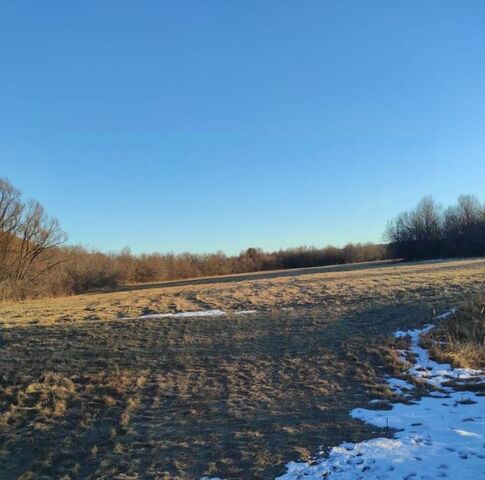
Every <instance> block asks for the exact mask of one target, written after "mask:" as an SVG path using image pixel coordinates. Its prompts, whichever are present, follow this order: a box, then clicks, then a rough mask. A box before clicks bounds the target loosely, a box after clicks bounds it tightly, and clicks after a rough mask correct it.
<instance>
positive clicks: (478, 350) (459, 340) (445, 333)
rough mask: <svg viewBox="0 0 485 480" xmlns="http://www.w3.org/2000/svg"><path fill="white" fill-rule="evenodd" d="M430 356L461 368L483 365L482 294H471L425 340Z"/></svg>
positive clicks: (484, 326) (484, 309)
mask: <svg viewBox="0 0 485 480" xmlns="http://www.w3.org/2000/svg"><path fill="white" fill-rule="evenodd" d="M424 343H425V345H426V346H427V347H428V348H429V349H430V353H431V356H432V357H435V358H436V359H437V360H438V361H440V362H446V363H450V364H452V365H453V366H455V367H461V368H477V369H482V368H485V348H484V347H485V295H484V294H482V295H476V296H473V297H471V298H470V299H469V300H467V301H466V302H465V304H464V305H463V306H462V308H460V309H459V310H458V311H457V312H456V313H454V314H452V315H450V316H448V317H446V318H444V319H442V320H439V321H438V324H437V327H436V328H434V329H433V330H431V331H430V332H429V333H428V335H426V338H425V339H424Z"/></svg>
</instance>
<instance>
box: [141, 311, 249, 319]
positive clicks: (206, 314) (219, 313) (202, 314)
mask: <svg viewBox="0 0 485 480" xmlns="http://www.w3.org/2000/svg"><path fill="white" fill-rule="evenodd" d="M252 313H258V311H257V310H239V311H234V312H225V311H224V310H217V309H216V310H199V311H196V312H177V313H147V314H145V315H140V316H139V317H135V318H134V319H133V320H142V319H146V318H184V317H220V316H223V315H229V314H234V315H250V314H252Z"/></svg>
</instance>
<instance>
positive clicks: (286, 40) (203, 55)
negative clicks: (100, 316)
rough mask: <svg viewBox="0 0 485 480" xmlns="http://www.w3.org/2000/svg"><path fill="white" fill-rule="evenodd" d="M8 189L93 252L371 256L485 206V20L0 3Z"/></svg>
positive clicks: (469, 12) (453, 4) (357, 10)
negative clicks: (435, 210)
mask: <svg viewBox="0 0 485 480" xmlns="http://www.w3.org/2000/svg"><path fill="white" fill-rule="evenodd" d="M0 176H6V177H7V178H9V179H10V181H11V182H12V183H14V184H15V185H16V186H18V187H19V188H20V189H21V190H22V191H23V192H24V193H25V195H26V196H28V197H34V198H36V199H38V200H39V201H41V203H43V204H44V205H45V206H46V207H47V209H48V211H49V212H50V213H51V214H53V215H55V216H57V217H58V218H59V220H60V222H61V224H62V226H63V228H64V229H65V230H66V231H67V232H68V233H69V236H70V242H71V243H82V244H84V245H86V246H90V247H96V248H100V249H103V250H117V249H120V248H122V247H123V246H125V245H128V246H131V247H132V248H133V250H134V251H136V252H141V251H153V250H161V251H176V252H180V251H184V250H191V251H195V252H206V251H213V250H218V249H222V250H224V251H226V252H228V253H234V252H238V251H239V250H241V249H243V248H245V247H248V246H260V247H263V248H266V249H277V248H279V247H288V246H295V245H301V244H313V245H325V244H328V243H333V244H337V245H342V244H344V243H346V242H348V241H354V242H357V241H366V240H371V241H380V240H381V234H382V230H383V228H384V225H385V221H386V220H387V219H388V218H389V217H391V216H393V215H395V214H396V213H398V212H399V211H401V210H403V209H406V208H409V207H412V206H413V205H414V204H415V203H416V202H417V200H418V199H419V198H420V197H421V196H423V195H425V194H432V195H433V196H434V197H435V198H436V199H437V200H438V201H440V202H442V203H444V204H446V203H449V202H451V201H453V200H454V199H455V198H456V197H457V195H458V194H460V193H472V194H477V195H478V196H480V197H481V198H482V200H485V191H484V186H485V2H484V1H482V0H476V1H473V0H465V1H460V0H454V1H446V0H435V1H433V0H427V1H400V0H399V1H397V0H395V1H392V0H383V1H365V2H364V1H345V0H334V1H324V0H318V1H296V0H295V1H285V0H275V1H270V0H265V1H248V0H245V1H227V0H225V1H222V0H221V1H213V0H207V1H201V0H193V1H184V0H176V1H148V0H144V1H141V2H136V1H120V0H116V1H94V0H92V1H68V2H66V1H57V2H56V1H45V2H39V1H31V2H28V1H25V2H19V1H17V0H15V1H9V0H3V1H2V2H1V4H0Z"/></svg>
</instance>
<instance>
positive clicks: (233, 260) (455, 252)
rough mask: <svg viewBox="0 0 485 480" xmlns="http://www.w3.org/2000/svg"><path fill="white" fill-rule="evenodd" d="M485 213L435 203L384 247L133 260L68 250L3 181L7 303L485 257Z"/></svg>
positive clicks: (404, 221)
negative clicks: (167, 283)
mask: <svg viewBox="0 0 485 480" xmlns="http://www.w3.org/2000/svg"><path fill="white" fill-rule="evenodd" d="M484 225H485V208H484V206H483V205H481V204H480V202H479V201H478V200H477V199H476V198H475V197H469V196H463V197H460V198H459V200H458V203H457V205H455V206H452V207H450V208H448V209H446V210H443V209H442V208H441V207H439V206H438V205H436V204H435V202H434V201H433V200H432V199H431V198H428V197H426V198H424V199H423V200H422V201H421V202H420V203H419V204H418V206H417V207H416V208H415V209H414V210H412V211H410V212H404V213H402V214H400V215H399V216H398V217H397V218H396V219H394V220H393V221H391V222H389V224H388V226H387V228H386V234H385V236H386V239H387V241H388V242H389V244H388V245H385V244H382V245H381V244H372V243H366V244H351V243H350V244H348V245H346V246H345V247H343V248H337V247H333V246H327V247H323V248H316V247H299V248H289V249H285V250H278V251H274V252H265V251H263V250H261V249H259V248H248V249H247V250H245V251H243V252H241V253H240V254H239V255H233V256H228V255H225V254H224V253H223V252H216V253H211V254H193V253H182V254H171V253H167V254H162V253H151V254H142V255H134V254H133V253H132V252H131V251H130V250H129V249H128V248H125V249H123V250H122V251H121V252H119V253H102V252H99V251H93V250H87V249H85V248H83V247H79V246H62V244H63V243H64V242H65V240H66V238H67V237H66V235H65V234H64V233H63V232H62V230H61V229H60V227H59V224H58V222H57V220H56V219H53V218H52V217H50V216H49V215H47V213H46V212H45V210H44V208H43V207H42V206H41V205H40V204H39V203H38V202H36V201H32V200H31V201H27V202H25V201H23V200H22V197H21V194H20V192H19V191H18V190H17V189H16V188H15V187H13V186H12V185H11V184H10V183H9V182H8V181H7V180H5V179H1V178H0V299H24V298H34V297H41V296H58V295H70V294H77V293H83V292H86V291H90V290H94V289H98V288H103V287H112V286H117V285H121V284H127V283H144V282H154V281H163V280H176V279H183V278H191V277H201V276H214V275H225V274H234V273H248V272H257V271H265V270H275V269H289V268H303V267H316V266H326V265H338V264H345V263H355V262H365V261H374V260H384V259H388V258H404V259H420V258H435V257H444V256H447V257H453V256H470V255H482V254H485V227H484Z"/></svg>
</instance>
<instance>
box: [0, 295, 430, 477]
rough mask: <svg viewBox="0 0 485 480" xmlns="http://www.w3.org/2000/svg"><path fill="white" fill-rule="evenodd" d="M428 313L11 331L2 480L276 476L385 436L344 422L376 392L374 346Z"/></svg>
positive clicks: (381, 309)
mask: <svg viewBox="0 0 485 480" xmlns="http://www.w3.org/2000/svg"><path fill="white" fill-rule="evenodd" d="M427 313H428V312H427V308H426V306H425V305H424V304H419V305H415V304H407V305H406V304H405V305H392V306H390V305H373V306H369V307H368V308H366V309H364V310H362V311H360V312H357V311H356V310H355V309H354V310H350V309H349V310H347V311H345V310H343V311H342V309H341V308H339V309H332V308H326V309H325V310H323V309H316V308H314V309H304V308H302V309H299V310H294V311H292V312H281V313H274V312H270V313H267V312H266V313H260V314H255V315H248V316H244V317H243V316H235V315H234V316H228V317H214V318H187V319H183V320H180V319H170V318H166V319H146V320H132V321H126V320H124V321H123V320H120V321H111V322H105V323H103V322H97V321H93V322H83V323H73V324H59V325H56V326H35V325H31V326H26V327H22V328H10V329H8V330H5V331H4V337H5V344H4V347H3V349H2V357H1V358H0V387H1V393H0V413H1V417H0V418H1V422H2V425H1V426H2V428H1V430H0V447H1V450H0V478H17V477H18V476H19V475H21V474H28V472H30V473H31V475H32V478H41V477H42V475H44V476H47V478H62V477H63V476H65V475H68V476H69V478H72V479H74V478H117V477H118V478H121V477H120V475H122V474H125V475H132V476H135V475H138V477H136V478H142V479H158V478H167V479H168V478H174V479H175V478H181V479H189V478H190V479H193V478H199V477H201V476H203V475H212V476H219V477H221V478H234V479H242V478H255V479H263V478H264V479H268V478H274V477H275V476H277V475H278V474H281V473H283V471H284V464H285V463H286V462H288V461H290V460H295V459H298V458H302V457H303V458H309V457H310V456H311V455H312V454H314V453H315V452H316V451H317V449H318V447H319V446H320V445H335V444H339V443H340V442H342V441H344V440H346V441H360V440H362V439H365V438H369V437H371V436H375V435H376V434H378V433H379V434H381V435H383V434H384V435H385V434H386V433H387V432H385V431H380V432H378V431H377V430H376V429H375V428H374V427H371V426H369V425H365V424H363V423H360V422H358V421H356V420H354V419H352V418H351V417H350V416H349V415H348V412H349V410H351V409H352V408H354V407H357V406H363V405H365V404H366V403H367V402H368V401H369V400H370V399H371V398H373V396H375V395H378V394H379V393H383V392H384V390H383V386H382V383H381V378H382V374H383V369H382V361H383V360H382V355H381V346H382V341H383V339H384V338H386V337H387V336H389V335H390V334H391V333H392V332H393V331H394V330H396V328H398V327H399V328H407V327H411V326H413V325H415V324H416V323H417V322H419V321H420V320H423V318H425V317H426V315H427ZM26 472H27V473H26ZM25 478H29V477H28V476H27V477H25ZM66 478H67V477H66Z"/></svg>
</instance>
